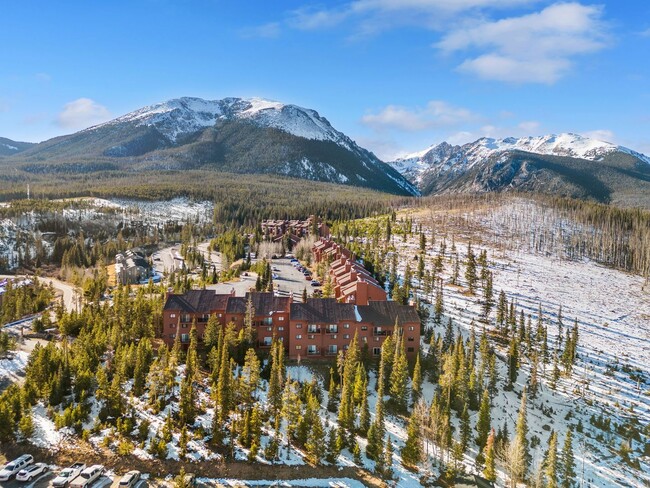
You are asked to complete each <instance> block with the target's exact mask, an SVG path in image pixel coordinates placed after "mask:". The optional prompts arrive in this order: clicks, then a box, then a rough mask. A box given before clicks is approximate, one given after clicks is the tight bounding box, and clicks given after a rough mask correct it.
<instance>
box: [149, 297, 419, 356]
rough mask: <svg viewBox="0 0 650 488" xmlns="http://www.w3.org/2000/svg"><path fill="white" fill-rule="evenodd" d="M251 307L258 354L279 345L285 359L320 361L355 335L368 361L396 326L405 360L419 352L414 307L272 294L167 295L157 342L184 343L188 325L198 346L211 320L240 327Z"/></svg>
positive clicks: (338, 349) (334, 352)
mask: <svg viewBox="0 0 650 488" xmlns="http://www.w3.org/2000/svg"><path fill="white" fill-rule="evenodd" d="M249 301H250V303H251V305H252V309H253V310H252V313H253V330H254V333H255V337H256V345H257V347H258V348H259V349H264V348H267V347H270V346H271V341H272V340H273V337H277V338H278V339H280V340H281V341H282V342H283V343H284V346H285V350H286V352H287V355H288V357H289V358H290V359H309V358H311V359H324V358H331V357H335V356H336V355H337V354H338V352H339V351H341V350H343V351H344V350H346V349H347V347H348V346H349V344H350V342H351V340H352V338H353V337H354V335H355V334H357V336H358V340H359V345H360V347H362V348H366V347H367V349H368V353H369V354H370V355H371V356H379V352H380V349H381V345H382V344H383V343H384V341H385V340H386V338H387V337H388V336H390V335H392V334H394V333H395V325H396V324H399V327H400V330H401V331H402V333H403V336H404V346H405V348H406V353H407V355H408V356H409V357H414V356H415V355H416V354H417V352H418V351H419V347H420V318H419V316H418V314H417V312H416V310H415V308H414V307H411V306H407V305H400V304H398V303H397V302H392V301H370V302H369V303H368V304H366V305H355V304H352V303H341V302H339V301H337V300H336V299H334V298H310V299H308V300H307V301H306V302H305V303H299V302H293V301H292V299H291V298H290V297H276V296H274V295H273V293H263V292H250V293H247V294H246V296H245V297H236V296H234V294H230V295H224V294H217V293H215V292H214V291H213V290H190V291H188V292H187V293H185V294H182V295H180V294H168V295H167V300H166V303H165V306H164V309H163V330H162V339H163V341H164V342H165V343H166V344H167V345H169V346H171V345H172V344H173V343H174V340H175V338H176V334H180V341H181V343H182V344H188V343H189V340H190V339H189V334H190V329H191V328H192V324H193V323H195V324H196V329H197V335H198V338H199V341H202V340H203V336H204V334H205V327H206V325H207V322H208V320H209V318H210V316H211V315H214V316H216V318H217V319H218V321H219V323H220V324H221V325H222V326H225V325H226V324H230V323H232V324H234V326H235V328H236V330H241V329H242V328H243V327H244V321H245V317H246V313H247V308H248V303H249Z"/></svg>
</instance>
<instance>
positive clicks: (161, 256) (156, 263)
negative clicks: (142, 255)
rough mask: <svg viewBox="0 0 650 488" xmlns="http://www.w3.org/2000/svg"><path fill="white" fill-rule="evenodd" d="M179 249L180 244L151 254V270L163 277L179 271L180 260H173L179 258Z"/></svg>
mask: <svg viewBox="0 0 650 488" xmlns="http://www.w3.org/2000/svg"><path fill="white" fill-rule="evenodd" d="M179 249H180V244H178V245H175V246H169V247H165V248H163V249H161V250H159V251H156V252H155V253H153V254H152V256H151V257H152V258H153V269H154V270H155V271H156V272H158V273H160V274H163V275H164V274H167V273H170V272H172V271H175V270H178V269H180V267H181V265H182V260H180V259H175V258H176V257H180V253H179Z"/></svg>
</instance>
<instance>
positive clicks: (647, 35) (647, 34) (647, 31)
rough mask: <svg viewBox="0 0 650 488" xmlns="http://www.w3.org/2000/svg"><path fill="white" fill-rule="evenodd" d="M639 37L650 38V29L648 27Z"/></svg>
mask: <svg viewBox="0 0 650 488" xmlns="http://www.w3.org/2000/svg"><path fill="white" fill-rule="evenodd" d="M639 35H640V36H641V37H650V27H648V28H647V29H646V30H644V31H641V32H639Z"/></svg>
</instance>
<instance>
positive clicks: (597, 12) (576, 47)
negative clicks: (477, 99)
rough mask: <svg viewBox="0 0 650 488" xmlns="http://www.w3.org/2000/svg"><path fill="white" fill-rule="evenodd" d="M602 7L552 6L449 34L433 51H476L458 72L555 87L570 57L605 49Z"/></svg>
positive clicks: (569, 66)
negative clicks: (546, 84)
mask: <svg viewBox="0 0 650 488" xmlns="http://www.w3.org/2000/svg"><path fill="white" fill-rule="evenodd" d="M601 16H602V8H601V7H599V6H593V5H582V4H580V3H575V2H573V3H556V4H553V5H550V6H548V7H546V8H545V9H543V10H541V11H540V12H536V13H532V14H528V15H523V16H520V17H511V18H506V19H501V20H497V21H486V20H483V21H479V22H478V23H477V24H474V25H472V26H467V27H461V28H458V29H455V30H452V31H451V32H449V33H448V34H447V35H445V36H444V37H443V39H442V40H441V41H440V42H438V43H436V44H435V47H437V48H438V49H440V50H441V51H442V52H443V53H447V54H450V53H454V52H457V51H465V50H474V51H475V52H476V54H474V57H470V58H468V59H466V60H465V61H464V62H463V63H462V64H461V65H460V67H459V69H460V70H461V71H465V72H469V73H473V74H476V75H478V76H479V77H480V78H484V79H490V80H499V81H510V82H516V83H524V82H536V83H554V82H555V81H557V80H558V79H559V78H561V77H562V76H563V75H565V74H566V73H567V71H568V70H569V69H570V68H571V66H572V64H573V63H572V61H573V58H574V57H575V56H577V55H581V54H587V53H591V52H595V51H598V50H600V49H603V48H604V47H605V45H606V43H605V40H606V35H605V27H604V25H603V23H602V21H601Z"/></svg>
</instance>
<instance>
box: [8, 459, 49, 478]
mask: <svg viewBox="0 0 650 488" xmlns="http://www.w3.org/2000/svg"><path fill="white" fill-rule="evenodd" d="M49 469H50V467H49V466H48V465H47V464H45V463H36V464H30V465H29V466H27V467H26V468H23V469H21V470H20V471H19V472H18V474H17V475H16V480H17V481H32V480H33V479H34V478H36V477H37V476H40V475H42V474H43V473H47V471H48V470H49Z"/></svg>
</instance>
